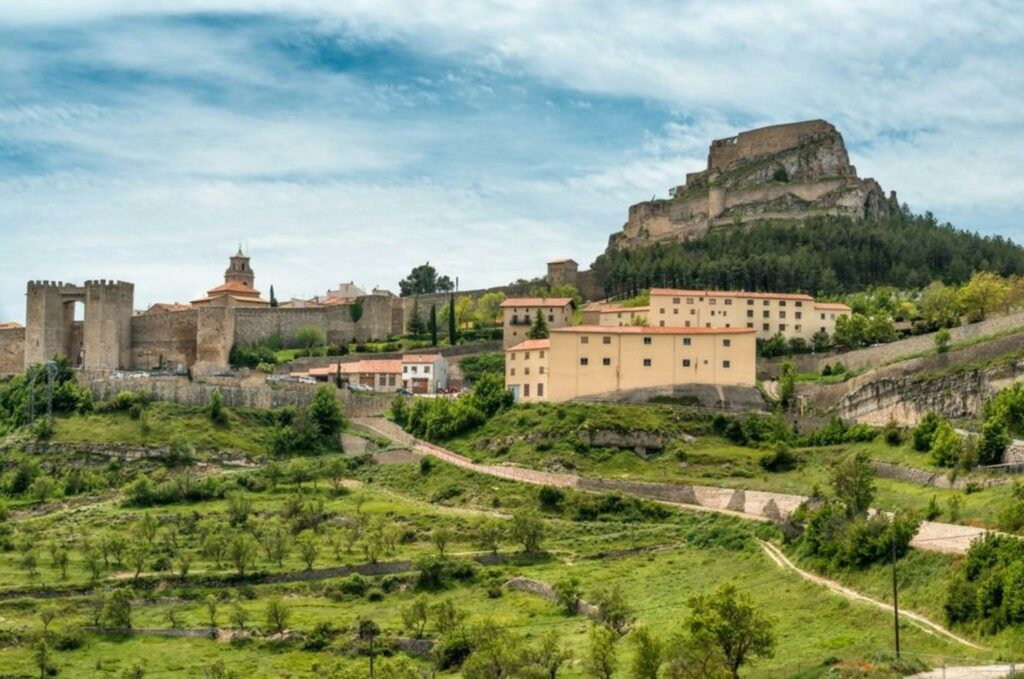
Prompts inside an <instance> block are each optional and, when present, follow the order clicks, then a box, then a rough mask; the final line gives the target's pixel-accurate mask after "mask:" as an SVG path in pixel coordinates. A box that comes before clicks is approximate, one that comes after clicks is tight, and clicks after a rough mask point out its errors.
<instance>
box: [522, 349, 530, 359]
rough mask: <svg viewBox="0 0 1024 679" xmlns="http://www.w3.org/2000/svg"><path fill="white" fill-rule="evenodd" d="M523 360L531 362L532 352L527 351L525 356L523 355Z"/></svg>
mask: <svg viewBox="0 0 1024 679" xmlns="http://www.w3.org/2000/svg"><path fill="white" fill-rule="evenodd" d="M523 358H524V359H526V360H527V361H529V360H530V352H529V351H527V352H526V353H525V354H523Z"/></svg>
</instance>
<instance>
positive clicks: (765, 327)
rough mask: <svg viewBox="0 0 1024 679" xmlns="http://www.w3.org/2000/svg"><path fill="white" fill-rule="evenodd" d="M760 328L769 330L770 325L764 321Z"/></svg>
mask: <svg viewBox="0 0 1024 679" xmlns="http://www.w3.org/2000/svg"><path fill="white" fill-rule="evenodd" d="M761 329H762V330H764V331H765V332H768V331H769V330H771V326H770V325H769V324H768V323H765V324H764V325H762V326H761Z"/></svg>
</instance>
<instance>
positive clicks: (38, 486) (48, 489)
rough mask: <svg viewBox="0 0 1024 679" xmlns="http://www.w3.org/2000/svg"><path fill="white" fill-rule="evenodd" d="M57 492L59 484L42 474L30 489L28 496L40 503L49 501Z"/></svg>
mask: <svg viewBox="0 0 1024 679" xmlns="http://www.w3.org/2000/svg"><path fill="white" fill-rule="evenodd" d="M56 492H57V482H56V481H54V480H53V478H52V477H50V476H49V475H47V474H40V475H39V476H37V477H36V478H35V479H34V480H33V481H32V485H31V486H29V488H28V494H29V496H31V498H32V499H33V500H35V501H36V502H38V503H40V504H41V503H43V502H46V501H47V500H49V499H50V498H51V497H52V496H53V494H54V493H56Z"/></svg>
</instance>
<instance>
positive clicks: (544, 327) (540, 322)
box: [526, 309, 548, 339]
mask: <svg viewBox="0 0 1024 679" xmlns="http://www.w3.org/2000/svg"><path fill="white" fill-rule="evenodd" d="M526 336H527V337H529V338H530V339H547V338H548V323H547V321H545V320H544V314H542V313H541V310H540V309H537V316H536V318H534V319H533V327H531V328H530V332H528V333H527V335H526Z"/></svg>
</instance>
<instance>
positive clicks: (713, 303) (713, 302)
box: [708, 297, 718, 306]
mask: <svg viewBox="0 0 1024 679" xmlns="http://www.w3.org/2000/svg"><path fill="white" fill-rule="evenodd" d="M708 304H710V305H711V306H715V305H716V304H718V300H717V299H715V298H714V297H712V298H711V299H709V300H708Z"/></svg>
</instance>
